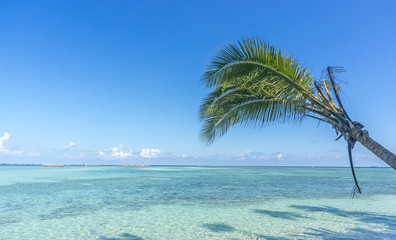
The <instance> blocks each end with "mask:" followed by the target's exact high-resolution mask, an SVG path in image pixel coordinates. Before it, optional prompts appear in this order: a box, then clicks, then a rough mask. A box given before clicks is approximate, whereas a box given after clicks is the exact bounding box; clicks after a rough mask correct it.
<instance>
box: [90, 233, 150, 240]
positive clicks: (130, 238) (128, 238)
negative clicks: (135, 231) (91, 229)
mask: <svg viewBox="0 0 396 240" xmlns="http://www.w3.org/2000/svg"><path fill="white" fill-rule="evenodd" d="M97 240H144V239H143V238H141V237H138V236H135V235H132V234H129V233H123V234H121V235H120V236H119V237H99V238H98V239H97Z"/></svg>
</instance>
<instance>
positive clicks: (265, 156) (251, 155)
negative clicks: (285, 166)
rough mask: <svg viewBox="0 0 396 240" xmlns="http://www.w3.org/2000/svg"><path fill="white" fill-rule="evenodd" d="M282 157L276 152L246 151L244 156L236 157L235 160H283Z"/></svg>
mask: <svg viewBox="0 0 396 240" xmlns="http://www.w3.org/2000/svg"><path fill="white" fill-rule="evenodd" d="M284 157H285V156H283V154H282V153H280V152H276V153H263V152H250V151H246V152H245V153H244V154H241V155H238V156H237V157H236V158H237V159H238V160H241V161H247V160H273V159H277V160H284Z"/></svg>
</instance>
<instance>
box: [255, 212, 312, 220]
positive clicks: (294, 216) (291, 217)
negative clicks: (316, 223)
mask: <svg viewBox="0 0 396 240" xmlns="http://www.w3.org/2000/svg"><path fill="white" fill-rule="evenodd" d="M252 212H254V213H259V214H263V215H267V216H270V217H274V218H282V219H287V220H294V221H296V220H298V219H299V218H307V217H304V216H302V215H301V214H299V213H294V212H281V211H268V210H261V209H254V210H252Z"/></svg>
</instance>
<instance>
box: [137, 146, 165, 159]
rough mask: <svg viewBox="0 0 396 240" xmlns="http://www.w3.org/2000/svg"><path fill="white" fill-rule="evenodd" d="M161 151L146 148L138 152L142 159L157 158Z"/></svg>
mask: <svg viewBox="0 0 396 240" xmlns="http://www.w3.org/2000/svg"><path fill="white" fill-rule="evenodd" d="M160 152H161V151H160V150H159V149H155V148H151V149H150V148H146V149H142V150H141V151H140V156H141V157H143V158H155V157H158V154H159V153H160Z"/></svg>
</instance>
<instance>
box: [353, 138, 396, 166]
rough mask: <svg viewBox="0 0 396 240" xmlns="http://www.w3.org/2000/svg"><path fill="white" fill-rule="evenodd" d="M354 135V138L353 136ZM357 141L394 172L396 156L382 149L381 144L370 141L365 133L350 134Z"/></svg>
mask: <svg viewBox="0 0 396 240" xmlns="http://www.w3.org/2000/svg"><path fill="white" fill-rule="evenodd" d="M353 135H355V136H353ZM352 137H354V138H355V139H356V140H357V141H359V142H360V143H361V144H362V145H363V146H365V147H366V148H367V149H368V150H370V151H371V152H372V153H374V154H375V155H377V156H378V157H379V158H380V159H381V160H382V161H384V162H386V163H387V164H388V165H389V166H391V167H392V168H393V169H395V170H396V155H395V154H393V153H392V152H390V151H389V150H388V149H386V148H384V147H383V146H382V145H381V144H379V143H377V142H376V141H375V140H374V139H372V138H371V137H370V136H369V135H368V133H367V132H364V131H359V132H356V133H355V134H352Z"/></svg>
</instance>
